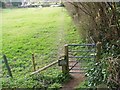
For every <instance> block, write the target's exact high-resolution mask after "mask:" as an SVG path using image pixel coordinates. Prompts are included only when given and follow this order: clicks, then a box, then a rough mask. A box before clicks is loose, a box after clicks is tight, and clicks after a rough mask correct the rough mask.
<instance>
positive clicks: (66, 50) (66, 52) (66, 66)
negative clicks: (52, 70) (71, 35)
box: [62, 44, 69, 74]
mask: <svg viewBox="0 0 120 90" xmlns="http://www.w3.org/2000/svg"><path fill="white" fill-rule="evenodd" d="M64 49H65V57H64V60H65V63H66V65H64V66H62V72H63V73H64V74H69V59H68V44H66V45H65V46H64Z"/></svg>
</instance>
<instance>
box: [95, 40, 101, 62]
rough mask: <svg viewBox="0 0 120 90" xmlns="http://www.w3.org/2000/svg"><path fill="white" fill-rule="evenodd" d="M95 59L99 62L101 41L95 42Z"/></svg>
mask: <svg viewBox="0 0 120 90" xmlns="http://www.w3.org/2000/svg"><path fill="white" fill-rule="evenodd" d="M96 49H97V52H96V61H97V62H99V60H100V58H101V49H102V43H101V42H97V44H96Z"/></svg>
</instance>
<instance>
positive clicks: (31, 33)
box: [2, 8, 79, 87]
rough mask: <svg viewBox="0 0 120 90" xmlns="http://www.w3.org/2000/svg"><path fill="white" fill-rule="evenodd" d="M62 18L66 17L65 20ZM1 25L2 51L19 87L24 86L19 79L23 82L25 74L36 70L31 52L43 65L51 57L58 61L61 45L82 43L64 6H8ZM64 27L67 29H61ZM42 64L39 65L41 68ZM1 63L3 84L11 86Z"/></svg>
mask: <svg viewBox="0 0 120 90" xmlns="http://www.w3.org/2000/svg"><path fill="white" fill-rule="evenodd" d="M62 17H64V19H63V21H62ZM63 24H64V25H63ZM2 26H3V31H2V32H3V37H2V39H3V47H2V52H3V53H4V54H6V55H7V57H8V62H9V65H10V66H11V69H12V72H13V77H14V79H15V80H16V82H17V84H18V85H19V87H25V86H24V85H20V83H21V82H19V81H23V80H22V79H23V77H25V75H27V74H28V75H29V74H30V72H32V71H33V70H32V61H31V54H32V53H36V55H37V56H36V57H37V58H38V59H39V60H37V61H36V62H37V63H38V64H39V63H41V62H42V64H40V65H41V66H42V65H44V64H45V63H49V61H50V60H57V57H56V56H57V54H56V53H57V52H58V48H59V46H60V44H64V43H78V42H79V36H78V34H77V31H76V29H75V27H74V25H73V24H72V23H71V18H70V17H69V16H68V14H67V13H66V11H65V10H64V9H63V8H42V9H40V8H38V9H36V8H29V9H6V10H3V24H2ZM62 26H64V28H61V27H62ZM61 29H63V31H64V32H63V31H62V30H61ZM61 32H63V33H64V36H61V37H62V38H61V37H59V35H60V33H61ZM58 37H59V38H58ZM59 39H62V41H59ZM63 39H64V40H63ZM53 57H55V58H53ZM40 65H39V67H38V68H40V67H41V66H40ZM2 66H3V77H4V78H3V80H5V81H4V86H9V83H11V80H10V82H9V83H7V82H8V81H6V77H7V76H6V75H7V70H6V68H5V65H4V64H3V65H2ZM20 77H21V78H20ZM20 79H21V80H20ZM13 81H14V80H13ZM13 84H14V83H13ZM10 85H11V84H10ZM11 86H12V85H11ZM13 86H14V85H13ZM16 86H17V85H16ZM31 86H32V85H31Z"/></svg>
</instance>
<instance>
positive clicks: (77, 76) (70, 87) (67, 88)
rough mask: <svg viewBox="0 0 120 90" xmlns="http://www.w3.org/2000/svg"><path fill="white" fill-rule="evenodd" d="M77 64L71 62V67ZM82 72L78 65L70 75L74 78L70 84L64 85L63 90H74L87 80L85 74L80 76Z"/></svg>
mask: <svg viewBox="0 0 120 90" xmlns="http://www.w3.org/2000/svg"><path fill="white" fill-rule="evenodd" d="M75 63H76V61H75V60H74V61H70V62H69V65H70V66H73V65H74V64H75ZM80 72H83V71H81V70H80V65H79V63H78V64H76V66H75V67H74V68H73V69H72V70H71V71H70V75H71V76H72V77H73V78H72V79H71V80H70V81H69V82H67V83H65V84H64V85H63V88H62V89H61V90H74V88H75V87H77V86H78V85H79V84H80V82H82V81H84V80H85V77H84V74H80Z"/></svg>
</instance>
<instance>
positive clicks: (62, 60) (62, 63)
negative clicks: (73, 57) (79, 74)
mask: <svg viewBox="0 0 120 90" xmlns="http://www.w3.org/2000/svg"><path fill="white" fill-rule="evenodd" d="M66 64H67V63H66V61H65V60H64V59H60V60H58V66H65V65H66Z"/></svg>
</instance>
